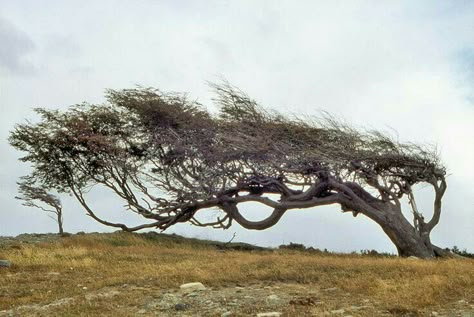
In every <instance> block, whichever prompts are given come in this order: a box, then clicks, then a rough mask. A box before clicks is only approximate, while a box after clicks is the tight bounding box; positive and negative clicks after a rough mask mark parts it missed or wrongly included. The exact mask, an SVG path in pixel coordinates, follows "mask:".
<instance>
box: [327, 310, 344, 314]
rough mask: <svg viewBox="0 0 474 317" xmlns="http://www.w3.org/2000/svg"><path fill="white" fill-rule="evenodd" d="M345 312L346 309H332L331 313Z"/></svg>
mask: <svg viewBox="0 0 474 317" xmlns="http://www.w3.org/2000/svg"><path fill="white" fill-rule="evenodd" d="M345 312H346V311H345V310H344V309H336V310H331V314H344V313H345Z"/></svg>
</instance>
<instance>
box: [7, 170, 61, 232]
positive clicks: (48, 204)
mask: <svg viewBox="0 0 474 317" xmlns="http://www.w3.org/2000/svg"><path fill="white" fill-rule="evenodd" d="M18 192H19V196H16V197H15V198H16V199H20V200H23V203H22V205H23V206H27V207H35V208H39V209H41V210H43V211H45V212H47V213H52V214H54V216H51V215H48V216H49V217H50V218H52V219H53V220H54V221H56V223H57V224H58V233H59V235H61V236H62V235H64V229H63V207H62V205H61V200H60V199H59V198H58V197H57V196H55V195H53V194H51V193H48V191H47V190H46V189H45V188H43V187H42V186H39V185H35V183H34V180H33V179H32V178H31V177H22V181H21V182H19V183H18Z"/></svg>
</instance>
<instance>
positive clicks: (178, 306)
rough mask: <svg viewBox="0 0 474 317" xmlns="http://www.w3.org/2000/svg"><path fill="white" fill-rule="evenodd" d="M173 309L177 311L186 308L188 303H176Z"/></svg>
mask: <svg viewBox="0 0 474 317" xmlns="http://www.w3.org/2000/svg"><path fill="white" fill-rule="evenodd" d="M174 309H176V310H177V311H183V310H186V309H188V305H187V304H183V303H178V304H176V305H174Z"/></svg>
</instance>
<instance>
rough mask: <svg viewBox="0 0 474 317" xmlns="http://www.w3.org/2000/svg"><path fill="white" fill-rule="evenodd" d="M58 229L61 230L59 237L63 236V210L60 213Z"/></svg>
mask: <svg viewBox="0 0 474 317" xmlns="http://www.w3.org/2000/svg"><path fill="white" fill-rule="evenodd" d="M57 215H58V219H57V221H58V229H59V232H58V233H59V235H60V236H63V235H64V229H63V213H62V210H61V211H59V212H58V214H57Z"/></svg>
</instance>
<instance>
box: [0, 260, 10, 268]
mask: <svg viewBox="0 0 474 317" xmlns="http://www.w3.org/2000/svg"><path fill="white" fill-rule="evenodd" d="M11 265H12V264H11V262H10V261H7V260H0V267H10V266H11Z"/></svg>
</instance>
